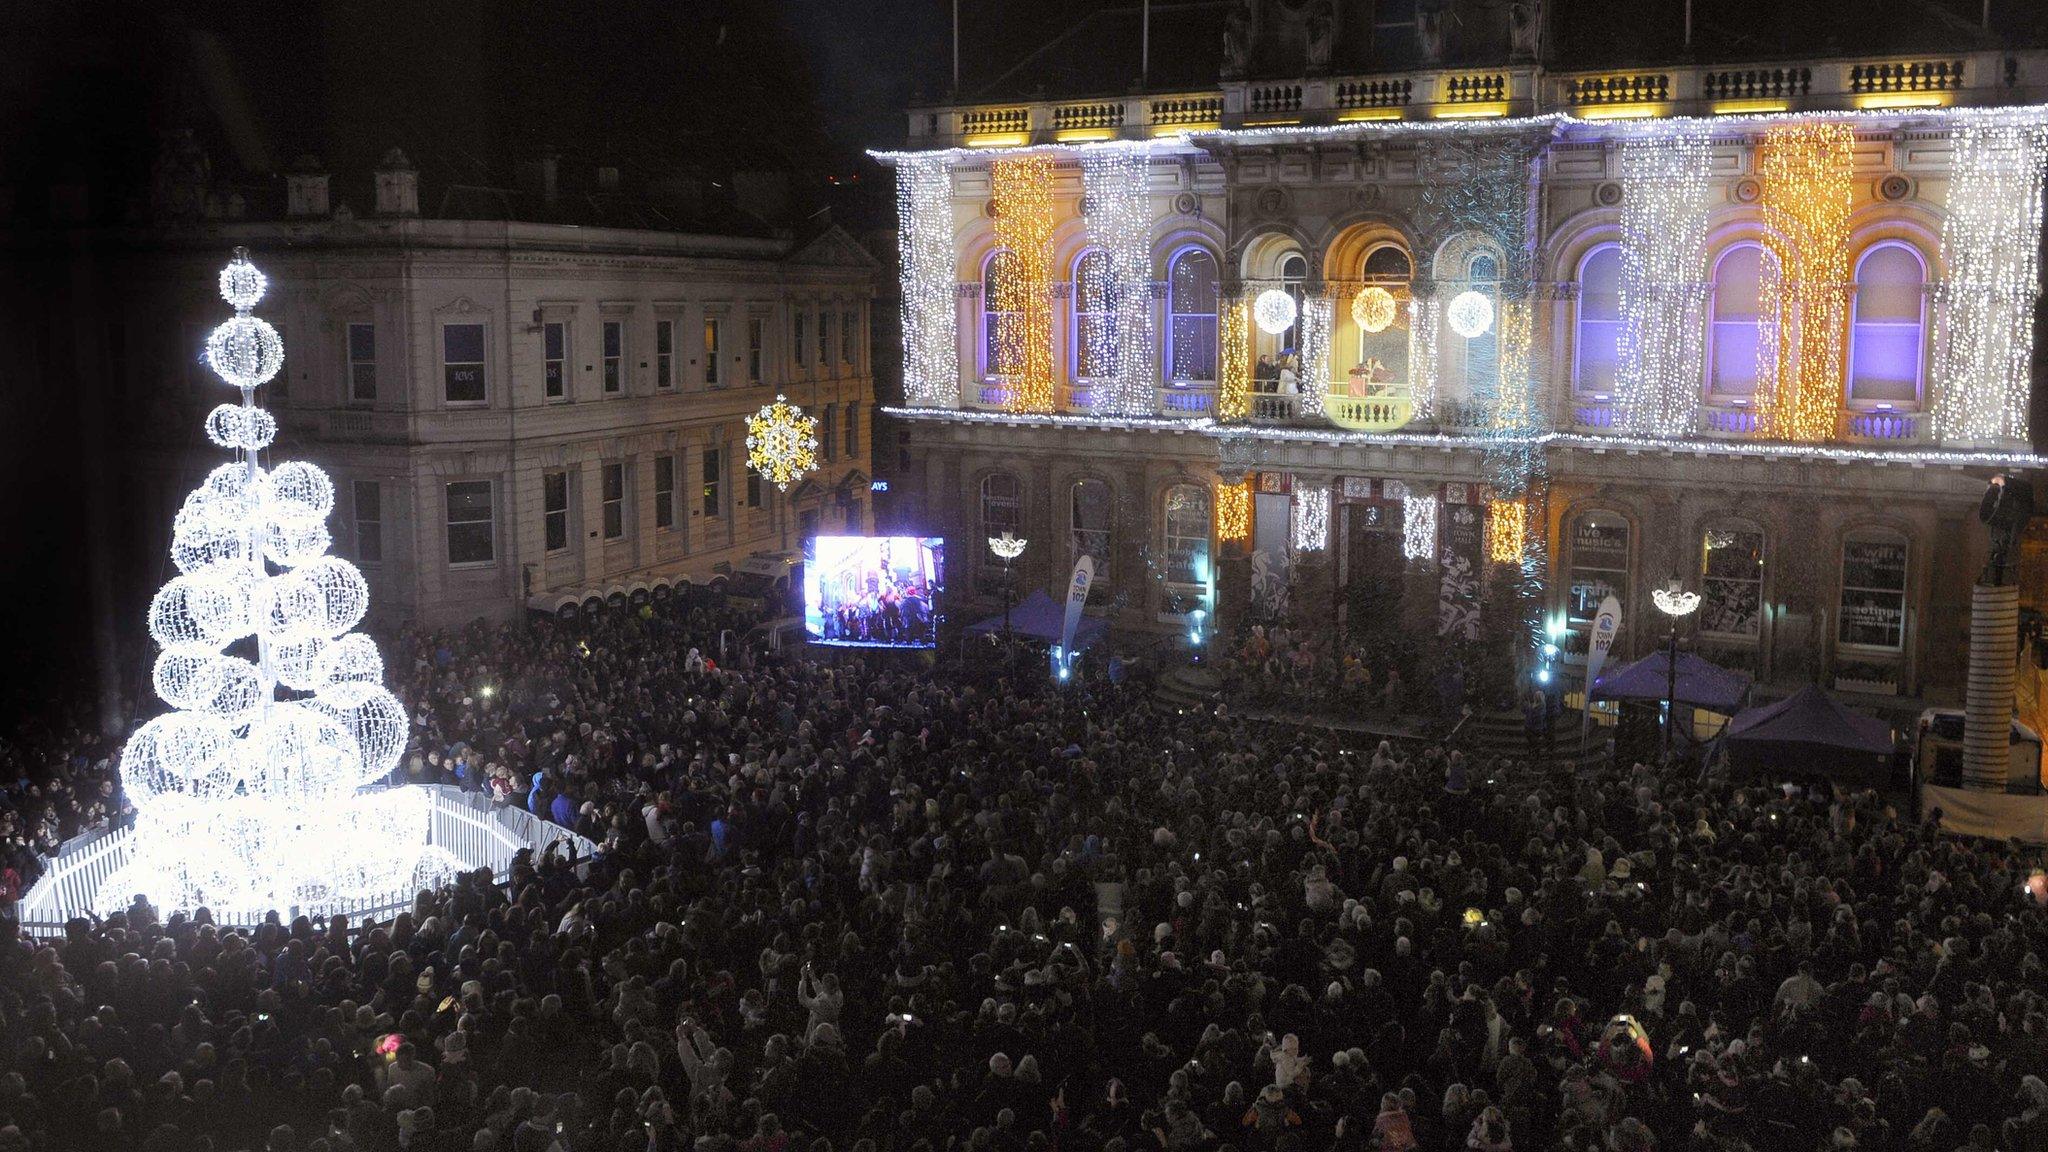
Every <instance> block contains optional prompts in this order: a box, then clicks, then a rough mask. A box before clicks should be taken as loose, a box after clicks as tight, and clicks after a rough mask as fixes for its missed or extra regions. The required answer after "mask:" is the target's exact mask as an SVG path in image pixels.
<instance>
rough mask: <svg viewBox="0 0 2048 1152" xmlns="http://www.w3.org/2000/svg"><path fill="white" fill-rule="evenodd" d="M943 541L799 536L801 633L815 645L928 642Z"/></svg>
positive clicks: (933, 631)
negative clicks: (801, 555)
mask: <svg viewBox="0 0 2048 1152" xmlns="http://www.w3.org/2000/svg"><path fill="white" fill-rule="evenodd" d="M945 547H946V542H945V541H944V540H943V539H941V538H939V537H937V536H816V537H813V538H811V539H809V540H806V541H804V633H805V635H806V636H807V637H808V638H809V640H810V641H811V643H813V644H841V645H846V646H849V647H856V646H857V647H866V648H931V647H935V646H937V644H938V640H939V635H938V615H937V611H936V607H937V603H938V596H939V593H940V591H941V590H942V586H943V584H944V576H943V574H942V573H943V567H942V566H943V563H944V557H943V554H944V552H945Z"/></svg>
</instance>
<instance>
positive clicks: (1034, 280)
mask: <svg viewBox="0 0 2048 1152" xmlns="http://www.w3.org/2000/svg"><path fill="white" fill-rule="evenodd" d="M1052 180H1053V163H1052V158H1051V157H1050V156H1047V155H1045V154H1043V153H1038V152H1032V153H1026V154H1024V155H1021V156H1014V157H1011V158H1008V159H1004V160H998V161H996V163H995V165H994V167H993V168H992V169H991V172H990V177H989V194H990V198H991V199H993V200H994V201H995V216H996V218H995V233H996V243H998V244H1000V245H1001V246H1002V247H1003V249H1004V250H1005V251H1007V252H1009V253H1010V254H1011V257H1012V259H1011V260H1010V261H1009V262H1008V267H1007V268H1006V269H1005V271H1006V272H1007V273H1008V274H1007V275H1005V276H1003V277H1001V278H1000V279H999V280H998V281H997V282H996V293H997V296H998V299H995V300H991V301H989V302H988V304H989V308H990V310H991V311H994V312H999V313H1003V314H1004V315H1005V320H1004V322H1003V323H1002V324H1001V325H1000V326H999V327H998V328H997V330H996V365H995V367H996V371H997V373H998V374H999V375H1002V376H1005V377H1008V378H1009V380H1010V387H1009V390H1008V393H1007V397H1008V402H1007V403H1006V404H1005V407H1007V408H1008V409H1009V410H1010V411H1012V412H1052V411H1053V410H1054V409H1055V408H1056V407H1057V405H1056V397H1055V394H1054V393H1055V389H1054V387H1053V365H1052V279H1053V277H1052V229H1053V202H1052Z"/></svg>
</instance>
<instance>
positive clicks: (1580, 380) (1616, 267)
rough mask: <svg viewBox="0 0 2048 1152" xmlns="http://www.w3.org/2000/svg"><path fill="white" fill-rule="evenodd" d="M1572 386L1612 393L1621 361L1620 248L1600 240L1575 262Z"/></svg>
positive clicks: (1589, 390) (1594, 391)
mask: <svg viewBox="0 0 2048 1152" xmlns="http://www.w3.org/2000/svg"><path fill="white" fill-rule="evenodd" d="M1576 351H1577V360H1576V361H1575V363H1574V366H1573V370H1572V386H1573V387H1574V388H1576V389H1578V390H1579V391H1580V392H1593V393H1600V392H1606V393H1612V392H1613V391H1614V386H1615V384H1614V374H1615V369H1616V367H1617V366H1618V365H1619V364H1620V363H1621V248H1620V247H1619V246H1617V245H1614V244H1603V245H1601V246H1600V247H1598V248H1595V249H1593V251H1592V252H1590V253H1588V254H1587V256H1586V258H1585V260H1584V261H1582V262H1581V263H1580V264H1579V338H1578V348H1577V350H1576Z"/></svg>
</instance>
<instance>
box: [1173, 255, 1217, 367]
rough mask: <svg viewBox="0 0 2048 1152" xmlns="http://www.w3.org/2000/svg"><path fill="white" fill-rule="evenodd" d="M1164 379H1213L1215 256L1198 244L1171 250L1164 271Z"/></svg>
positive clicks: (1214, 356)
mask: <svg viewBox="0 0 2048 1152" xmlns="http://www.w3.org/2000/svg"><path fill="white" fill-rule="evenodd" d="M1166 285H1167V287H1166V296H1167V313H1168V316H1169V318H1170V319H1169V323H1168V324H1167V330H1166V364H1167V372H1168V376H1167V379H1168V380H1170V381H1172V382H1173V383H1175V384H1213V383H1215V381H1216V258H1215V257H1214V256H1211V255H1209V254H1208V253H1207V252H1205V251H1203V250H1202V249H1200V248H1184V249H1182V250H1181V251H1179V252H1177V253H1175V254H1174V257H1173V263H1172V265H1171V266H1170V267H1169V268H1168V270H1167V273H1166Z"/></svg>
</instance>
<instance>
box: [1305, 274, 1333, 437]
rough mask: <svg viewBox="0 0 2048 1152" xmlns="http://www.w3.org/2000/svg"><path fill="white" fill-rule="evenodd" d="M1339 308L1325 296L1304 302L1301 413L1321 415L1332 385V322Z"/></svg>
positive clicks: (1313, 297) (1312, 297)
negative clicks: (1324, 400)
mask: <svg viewBox="0 0 2048 1152" xmlns="http://www.w3.org/2000/svg"><path fill="white" fill-rule="evenodd" d="M1335 311H1336V309H1334V308H1332V307H1331V306H1330V301H1328V300H1326V299H1324V298H1323V297H1321V296H1311V297H1309V298H1308V299H1307V300H1304V301H1302V305H1301V401H1300V403H1301V412H1302V414H1303V415H1305V416H1316V415H1320V414H1321V413H1322V411H1323V396H1324V394H1325V393H1327V392H1328V391H1329V388H1330V324H1331V319H1332V316H1333V314H1334V313H1335Z"/></svg>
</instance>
